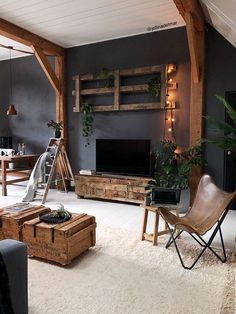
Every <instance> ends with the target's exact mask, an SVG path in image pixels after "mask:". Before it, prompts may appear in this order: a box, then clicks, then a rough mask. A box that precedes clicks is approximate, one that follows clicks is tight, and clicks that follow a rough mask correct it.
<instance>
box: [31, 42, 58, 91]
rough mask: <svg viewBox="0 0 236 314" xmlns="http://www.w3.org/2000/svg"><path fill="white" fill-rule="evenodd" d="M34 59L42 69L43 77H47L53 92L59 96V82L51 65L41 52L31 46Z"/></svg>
mask: <svg viewBox="0 0 236 314" xmlns="http://www.w3.org/2000/svg"><path fill="white" fill-rule="evenodd" d="M31 48H32V50H33V52H34V54H35V57H36V58H37V60H38V62H39V64H40V66H41V68H42V69H43V71H44V73H45V75H46V76H47V78H48V80H49V82H50V83H51V85H52V87H53V88H54V90H55V92H56V93H58V94H60V82H59V79H58V78H57V76H56V74H55V72H54V70H53V68H52V67H51V64H50V63H49V61H48V59H47V57H46V56H45V54H44V53H43V51H42V50H41V49H40V48H39V47H37V46H31Z"/></svg>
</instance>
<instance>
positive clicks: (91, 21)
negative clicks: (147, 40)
mask: <svg viewBox="0 0 236 314" xmlns="http://www.w3.org/2000/svg"><path fill="white" fill-rule="evenodd" d="M0 3H1V11H0V18H3V19H5V20H7V21H9V22H11V23H13V24H16V25H18V26H20V27H23V28H25V29H27V30H30V31H31V32H33V33H35V34H37V35H40V36H42V37H44V38H46V39H48V40H50V41H52V42H54V43H57V44H59V45H61V46H63V47H73V46H78V45H84V44H87V43H93V42H98V41H104V40H109V39H113V38H119V37H127V36H132V35H135V34H142V33H147V32H150V31H154V30H159V29H167V28H171V27H179V26H183V25H185V23H184V21H183V19H182V17H181V16H180V15H179V13H178V10H177V9H176V7H175V4H174V2H173V1H172V0H89V1H88V0H50V1H48V0H41V1H39V0H21V1H18V0H11V1H9V0H1V1H0ZM159 27H160V28H159ZM152 28H154V29H152ZM0 43H1V38H0ZM15 46H16V45H14V47H15ZM1 50H2V49H1ZM8 55H9V52H8V51H7V52H6V58H8V57H7V56H8ZM3 58H4V56H3V53H2V59H3Z"/></svg>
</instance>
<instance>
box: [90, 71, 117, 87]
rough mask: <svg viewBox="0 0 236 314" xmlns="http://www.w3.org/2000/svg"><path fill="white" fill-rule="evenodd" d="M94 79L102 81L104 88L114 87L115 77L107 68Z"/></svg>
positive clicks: (95, 75)
mask: <svg viewBox="0 0 236 314" xmlns="http://www.w3.org/2000/svg"><path fill="white" fill-rule="evenodd" d="M94 78H96V79H99V80H102V83H103V86H104V87H113V86H114V75H113V73H112V72H111V71H109V70H108V69H107V68H103V69H102V71H101V72H99V73H96V74H94Z"/></svg>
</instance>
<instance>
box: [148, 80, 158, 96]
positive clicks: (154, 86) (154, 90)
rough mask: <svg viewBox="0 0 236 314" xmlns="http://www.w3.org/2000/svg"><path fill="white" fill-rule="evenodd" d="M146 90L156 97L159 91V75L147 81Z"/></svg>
mask: <svg viewBox="0 0 236 314" xmlns="http://www.w3.org/2000/svg"><path fill="white" fill-rule="evenodd" d="M148 92H149V93H150V94H151V95H152V96H154V97H158V96H159V95H160V93H161V79H160V77H154V78H152V79H151V80H149V82H148Z"/></svg>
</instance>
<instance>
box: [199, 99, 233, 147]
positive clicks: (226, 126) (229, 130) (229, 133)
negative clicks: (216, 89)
mask: <svg viewBox="0 0 236 314" xmlns="http://www.w3.org/2000/svg"><path fill="white" fill-rule="evenodd" d="M216 97H217V99H218V100H219V101H220V102H221V103H222V104H223V105H224V107H225V109H226V113H227V115H228V117H229V118H230V122H231V123H227V122H224V121H221V120H218V119H215V118H213V117H210V116H205V117H204V118H205V119H207V120H208V121H209V122H210V124H211V125H212V126H214V127H215V128H216V129H217V130H218V134H217V135H216V136H215V137H214V138H212V139H204V140H203V141H204V142H208V143H212V144H215V145H217V146H219V147H221V148H223V149H227V150H232V151H236V110H235V109H234V108H232V106H230V104H229V103H228V102H227V101H226V100H225V98H224V97H222V96H216Z"/></svg>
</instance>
